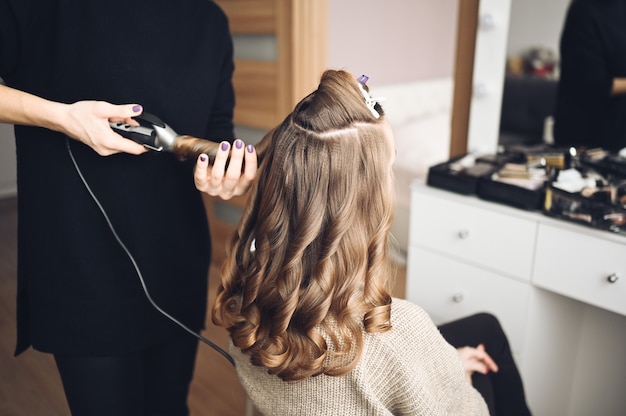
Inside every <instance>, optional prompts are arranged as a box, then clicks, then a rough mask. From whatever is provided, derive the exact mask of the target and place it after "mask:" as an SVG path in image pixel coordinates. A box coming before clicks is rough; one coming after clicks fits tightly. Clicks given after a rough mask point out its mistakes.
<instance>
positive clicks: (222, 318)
mask: <svg viewBox="0 0 626 416" xmlns="http://www.w3.org/2000/svg"><path fill="white" fill-rule="evenodd" d="M366 80H367V79H366V78H362V77H360V78H359V80H357V79H355V77H354V76H352V75H351V74H349V73H347V72H344V71H332V70H329V71H326V72H325V73H324V74H323V75H322V78H321V81H320V84H319V86H318V88H317V90H315V91H314V92H313V93H311V94H310V95H308V96H307V97H305V98H304V99H303V100H302V101H300V102H299V103H298V104H297V105H296V107H295V109H294V110H293V112H292V113H291V114H289V115H288V116H287V118H286V119H285V120H284V121H283V122H282V123H281V124H280V125H279V126H277V127H276V128H275V129H273V130H272V131H270V132H269V133H268V135H267V136H266V137H265V138H264V141H266V143H265V144H266V145H267V148H266V150H265V154H264V157H263V160H262V162H261V164H260V167H259V172H258V174H257V180H256V182H255V183H254V185H253V187H252V189H251V194H250V199H249V201H248V203H247V206H246V208H245V210H244V214H243V217H242V219H241V222H240V224H239V226H238V229H237V232H236V234H235V236H234V238H233V241H232V242H231V244H230V247H229V254H228V256H227V258H228V260H227V261H226V262H225V264H224V266H223V270H222V271H223V276H222V286H221V287H220V288H219V290H218V297H217V300H216V303H215V306H214V309H213V319H214V322H215V323H216V324H218V325H222V326H225V327H227V328H228V330H229V331H230V333H231V338H232V341H233V343H234V344H235V345H236V346H237V347H239V348H241V349H242V350H243V351H244V352H247V353H248V354H249V355H250V356H251V359H252V362H253V363H254V364H255V365H259V366H263V367H266V368H268V370H269V372H270V373H272V374H277V375H278V376H280V377H281V378H283V379H285V380H296V379H302V378H305V377H309V376H313V375H317V374H322V373H323V374H329V375H340V374H344V373H346V372H347V371H349V370H350V369H351V368H353V367H354V365H355V364H356V363H357V361H358V359H359V357H360V353H361V346H362V333H363V331H367V332H382V331H385V330H387V329H389V327H390V326H389V325H390V324H389V309H390V304H391V297H390V295H389V290H388V284H387V282H388V279H389V278H390V275H391V268H390V267H389V263H388V260H387V249H388V241H389V229H390V227H391V222H392V214H393V199H394V185H393V176H392V163H393V159H394V156H395V149H394V145H393V136H392V133H391V129H390V127H389V125H388V123H387V122H386V120H385V117H384V113H383V110H382V108H381V106H380V104H378V103H377V102H376V101H375V100H372V99H371V97H370V95H369V93H368V92H367V87H366V86H365V82H366Z"/></svg>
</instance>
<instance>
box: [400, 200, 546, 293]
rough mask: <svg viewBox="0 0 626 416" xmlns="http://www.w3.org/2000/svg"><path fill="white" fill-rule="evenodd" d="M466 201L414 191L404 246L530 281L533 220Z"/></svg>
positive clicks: (534, 231)
mask: <svg viewBox="0 0 626 416" xmlns="http://www.w3.org/2000/svg"><path fill="white" fill-rule="evenodd" d="M466 202H467V201H466V200H464V201H463V202H461V201H455V200H454V199H453V198H440V197H438V196H436V195H431V194H428V193H422V192H415V191H414V192H413V196H412V200H411V204H412V205H411V223H410V234H409V235H410V241H409V246H410V245H418V246H421V247H426V248H430V249H434V250H437V251H438V252H440V253H441V254H444V255H446V256H450V257H452V258H457V259H462V260H465V261H469V262H472V263H474V264H476V265H480V266H484V267H488V268H490V269H492V270H494V271H497V272H499V273H505V274H508V275H510V276H514V277H516V278H518V279H521V280H526V281H529V280H530V274H531V270H532V259H533V246H534V243H535V234H536V229H537V222H536V221H534V220H532V219H528V218H520V217H516V216H513V215H510V214H507V213H503V212H499V211H498V210H491V209H489V208H482V207H479V206H475V205H470V204H467V203H466Z"/></svg>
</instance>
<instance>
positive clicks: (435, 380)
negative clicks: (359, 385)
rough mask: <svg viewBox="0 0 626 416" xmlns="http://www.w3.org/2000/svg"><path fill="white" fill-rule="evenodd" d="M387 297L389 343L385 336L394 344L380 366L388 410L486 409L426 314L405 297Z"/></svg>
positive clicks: (451, 411)
mask: <svg viewBox="0 0 626 416" xmlns="http://www.w3.org/2000/svg"><path fill="white" fill-rule="evenodd" d="M393 303H394V304H393V307H392V316H391V320H392V323H393V332H392V333H390V334H389V336H390V337H391V338H393V339H392V340H391V341H392V342H391V344H390V343H389V342H385V345H386V346H389V345H393V348H394V350H395V351H394V353H393V354H392V355H391V356H390V357H388V358H391V360H389V361H387V365H388V367H390V368H388V370H387V371H386V372H385V374H386V377H385V378H386V383H388V387H387V389H388V391H387V393H386V395H387V400H388V401H389V402H388V403H387V408H388V409H390V411H391V413H393V414H394V415H415V414H432V415H486V416H487V415H489V411H488V409H487V406H486V404H485V402H484V400H483V398H482V396H481V395H480V393H478V391H476V390H475V389H474V388H473V387H472V385H471V384H470V383H468V382H467V379H466V377H465V370H464V369H463V365H462V363H461V360H460V358H459V355H458V353H457V351H456V349H455V348H454V347H452V346H451V345H450V344H448V343H447V341H446V340H445V339H444V338H443V336H442V335H441V334H440V333H439V330H438V329H437V327H436V326H435V324H434V323H433V322H432V320H431V318H430V316H429V315H428V314H427V313H426V312H425V311H424V310H423V309H422V308H420V307H419V306H417V305H415V304H412V303H410V302H408V301H405V300H400V299H394V300H393ZM387 341H389V340H387ZM372 355H376V354H375V353H374V354H372ZM394 367H395V368H394Z"/></svg>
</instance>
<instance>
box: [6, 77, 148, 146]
mask: <svg viewBox="0 0 626 416" xmlns="http://www.w3.org/2000/svg"><path fill="white" fill-rule="evenodd" d="M133 107H135V105H133V104H125V105H113V104H110V103H107V102H104V101H79V102H76V103H73V104H63V103H59V102H56V101H50V100H46V99H44V98H41V97H38V96H36V95H32V94H29V93H26V92H24V91H20V90H16V89H14V88H11V87H7V86H5V85H0V123H10V124H20V125H26V126H36V127H44V128H47V129H50V130H55V131H58V132H61V133H63V134H65V135H67V136H69V137H71V138H73V139H76V140H79V141H81V142H83V143H85V144H86V145H88V146H90V147H91V148H92V149H93V150H95V151H96V152H98V154H100V155H102V156H108V155H111V154H114V153H120V152H126V153H132V154H140V153H144V152H146V151H147V150H146V149H145V148H144V147H143V146H141V145H140V144H137V143H135V142H133V141H132V140H128V139H125V138H123V137H122V136H120V135H118V134H117V133H115V132H114V131H113V130H111V127H110V126H109V120H110V121H123V122H126V123H130V124H136V121H134V120H132V119H131V117H133V116H137V115H139V114H141V111H142V110H141V107H137V108H138V109H139V111H133Z"/></svg>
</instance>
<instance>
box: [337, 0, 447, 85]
mask: <svg viewBox="0 0 626 416" xmlns="http://www.w3.org/2000/svg"><path fill="white" fill-rule="evenodd" d="M458 3H459V0H437V1H432V0H385V1H380V0H329V10H328V15H329V32H328V64H329V67H331V68H334V69H345V70H348V71H350V72H352V73H354V74H358V75H360V74H366V75H368V76H369V77H370V79H371V82H372V84H374V85H383V84H396V83H399V82H411V81H415V80H417V79H428V78H441V77H451V76H452V74H453V73H454V72H453V69H454V52H455V44H456V27H457V19H458Z"/></svg>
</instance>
